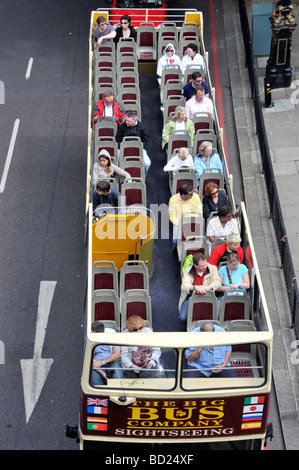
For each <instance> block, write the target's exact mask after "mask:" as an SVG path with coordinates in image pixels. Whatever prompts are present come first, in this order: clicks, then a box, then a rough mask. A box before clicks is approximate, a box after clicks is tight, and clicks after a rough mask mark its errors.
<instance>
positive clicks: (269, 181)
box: [238, 0, 299, 337]
mask: <svg viewBox="0 0 299 470" xmlns="http://www.w3.org/2000/svg"><path fill="white" fill-rule="evenodd" d="M238 1H239V12H240V21H241V29H242V36H243V43H244V48H245V57H246V67H247V69H248V74H249V82H250V88H251V99H252V101H253V105H254V112H255V120H256V134H257V137H258V143H259V149H260V154H261V159H262V167H263V174H264V176H265V182H266V186H267V193H268V199H269V205H270V217H271V219H272V222H273V226H274V231H275V235H276V240H277V245H278V249H279V253H280V259H281V268H282V270H283V273H284V279H285V284H286V288H287V294H288V299H289V303H290V310H291V326H292V327H293V328H294V329H295V333H296V337H298V333H299V290H298V284H297V280H296V275H295V270H294V265H293V261H292V256H291V250H290V246H289V242H288V237H287V233H286V228H285V225H284V220H283V215H282V211H281V206H280V200H279V195H278V191H277V186H276V181H275V175H274V171H273V166H272V160H271V154H270V149H269V145H268V139H267V133H266V129H265V123H264V117H263V110H262V105H261V100H260V94H259V88H258V79H257V73H256V67H255V60H254V56H253V52H252V38H251V31H250V27H249V21H248V15H247V10H246V2H245V0H238Z"/></svg>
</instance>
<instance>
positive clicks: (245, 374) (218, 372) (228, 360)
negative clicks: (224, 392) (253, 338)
mask: <svg viewBox="0 0 299 470" xmlns="http://www.w3.org/2000/svg"><path fill="white" fill-rule="evenodd" d="M266 364H267V348H266V345H265V344H235V345H233V346H210V347H205V348H201V347H199V348H194V347H193V348H188V349H185V351H184V360H183V373H182V377H183V379H182V388H184V389H185V390H197V389H203V388H207V389H210V388H213V389H215V388H222V387H223V381H222V380H218V381H217V380H213V382H212V381H208V382H209V383H205V380H206V379H210V378H211V379H217V378H218V379H219V378H221V379H229V386H230V387H232V388H233V387H240V386H249V387H261V386H262V385H264V383H265V380H266V375H267V368H266ZM238 379H239V380H238Z"/></svg>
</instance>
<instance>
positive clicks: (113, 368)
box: [91, 321, 124, 385]
mask: <svg viewBox="0 0 299 470" xmlns="http://www.w3.org/2000/svg"><path fill="white" fill-rule="evenodd" d="M91 331H92V332H94V333H104V332H105V331H106V328H105V327H104V324H103V323H101V322H100V321H95V322H93V323H92V325H91ZM119 358H120V346H119V345H117V346H114V345H113V346H110V345H107V344H98V346H96V347H95V349H94V356H93V362H92V372H91V385H106V384H107V379H108V378H111V377H113V378H117V379H119V378H120V379H121V378H123V376H124V375H123V371H122V370H121V365H120V362H119Z"/></svg>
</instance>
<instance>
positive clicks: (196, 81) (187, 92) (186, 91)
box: [182, 72, 210, 101]
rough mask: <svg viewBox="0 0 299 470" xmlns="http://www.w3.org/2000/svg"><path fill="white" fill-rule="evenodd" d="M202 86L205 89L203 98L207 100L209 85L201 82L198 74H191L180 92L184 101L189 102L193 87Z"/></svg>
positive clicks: (200, 76) (193, 90) (201, 79)
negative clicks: (205, 97)
mask: <svg viewBox="0 0 299 470" xmlns="http://www.w3.org/2000/svg"><path fill="white" fill-rule="evenodd" d="M199 85H202V86H203V87H204V89H205V96H207V97H208V98H209V96H210V89H209V85H208V84H207V83H206V82H205V81H204V80H203V78H202V75H201V73H200V72H193V74H192V76H191V80H190V82H188V83H187V84H186V85H185V86H184V88H183V91H182V95H183V96H184V97H185V98H186V101H188V100H190V98H192V96H193V95H194V92H195V87H196V86H199Z"/></svg>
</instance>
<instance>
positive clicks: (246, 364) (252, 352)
mask: <svg viewBox="0 0 299 470" xmlns="http://www.w3.org/2000/svg"><path fill="white" fill-rule="evenodd" d="M242 347H243V348H242ZM245 347H247V348H246V349H247V350H244V349H245ZM229 362H230V364H231V366H232V367H237V369H234V370H235V373H236V375H237V376H238V377H248V378H253V377H260V373H259V370H258V369H256V367H257V360H256V345H255V344H248V345H242V344H241V345H234V346H233V348H232V353H231V356H230V360H229Z"/></svg>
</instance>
